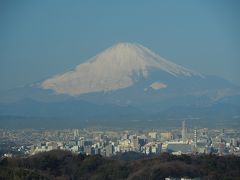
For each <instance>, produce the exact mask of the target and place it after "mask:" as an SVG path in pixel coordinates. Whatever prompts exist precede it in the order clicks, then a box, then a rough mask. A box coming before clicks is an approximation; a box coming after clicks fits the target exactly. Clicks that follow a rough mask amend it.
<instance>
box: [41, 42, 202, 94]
mask: <svg viewBox="0 0 240 180" xmlns="http://www.w3.org/2000/svg"><path fill="white" fill-rule="evenodd" d="M152 69H157V70H160V71H162V72H164V73H167V74H170V75H171V76H185V77H191V76H200V77H202V75H201V74H199V73H196V72H194V71H191V70H189V69H187V68H184V67H182V66H180V65H177V64H174V63H172V62H170V61H167V60H165V59H163V58H161V57H160V56H159V55H157V54H155V53H154V52H152V51H150V50H149V49H147V48H145V47H143V46H142V45H139V44H130V43H119V44H117V45H114V46H113V47H111V48H109V49H107V50H105V51H104V52H102V53H100V54H98V55H97V56H95V57H93V58H91V59H90V60H88V61H87V62H85V63H83V64H80V65H78V66H77V67H76V68H75V69H74V70H72V71H69V72H66V73H64V74H60V75H56V76H54V77H52V78H50V79H47V80H45V81H44V82H43V83H42V84H41V87H42V88H43V89H52V90H54V91H55V92H57V93H59V94H62V93H63V94H68V95H81V94H85V93H91V92H100V91H104V92H108V91H112V90H118V89H122V88H127V87H129V86H131V85H133V84H134V83H136V82H137V81H139V79H141V78H143V79H147V78H148V77H149V75H150V71H151V70H152ZM151 87H152V88H153V89H161V88H166V87H167V85H166V84H164V83H161V82H153V83H152V84H151Z"/></svg>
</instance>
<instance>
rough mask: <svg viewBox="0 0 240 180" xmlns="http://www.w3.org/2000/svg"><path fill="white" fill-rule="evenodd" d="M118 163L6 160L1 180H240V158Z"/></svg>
mask: <svg viewBox="0 0 240 180" xmlns="http://www.w3.org/2000/svg"><path fill="white" fill-rule="evenodd" d="M126 156H127V155H124V156H123V158H124V157H126ZM134 158H135V159H136V155H135V157H134ZM117 159H118V160H113V159H108V158H103V157H101V156H99V155H98V156H86V155H73V154H72V153H71V152H67V151H50V152H46V153H41V154H37V155H35V156H31V157H28V158H12V159H11V158H8V159H7V158H5V159H2V160H1V161H0V179H165V177H188V178H201V179H239V178H240V167H239V164H240V157H235V156H222V157H220V156H215V155H201V156H187V155H182V156H173V155H170V154H165V153H164V154H161V155H160V156H157V157H151V158H148V157H146V156H142V157H141V156H139V158H137V159H138V160H129V158H128V160H121V156H118V158H117Z"/></svg>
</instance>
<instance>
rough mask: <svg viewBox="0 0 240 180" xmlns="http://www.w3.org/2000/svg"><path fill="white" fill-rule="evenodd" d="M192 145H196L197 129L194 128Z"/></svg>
mask: <svg viewBox="0 0 240 180" xmlns="http://www.w3.org/2000/svg"><path fill="white" fill-rule="evenodd" d="M193 145H194V147H197V129H196V128H195V129H194V139H193Z"/></svg>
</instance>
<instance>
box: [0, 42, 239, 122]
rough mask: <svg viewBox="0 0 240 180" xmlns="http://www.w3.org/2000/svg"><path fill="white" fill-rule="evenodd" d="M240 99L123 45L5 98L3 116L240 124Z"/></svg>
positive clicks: (221, 83)
mask: <svg viewBox="0 0 240 180" xmlns="http://www.w3.org/2000/svg"><path fill="white" fill-rule="evenodd" d="M239 97H240V89H239V87H238V86H236V85H233V84H231V83H230V82H228V81H227V80H224V79H222V78H219V77H216V76H209V75H205V74H201V73H199V72H196V71H193V70H190V69H188V68H185V67H183V66H181V65H177V64H175V63H173V62H171V61H168V60H166V59H164V58H162V57H161V56H159V55H158V54H156V53H154V52H152V51H151V50H149V49H148V48H146V47H144V46H142V45H140V44H134V43H118V44H116V45H114V46H112V47H110V48H108V49H106V50H105V51H103V52H101V53H99V54H98V55H96V56H94V57H92V58H90V59H89V60H87V61H85V62H84V63H82V64H79V65H78V66H76V67H75V68H74V69H73V70H70V71H68V72H65V73H61V74H57V75H54V76H52V77H49V78H48V79H46V80H43V81H39V82H37V83H33V84H31V85H26V86H24V87H21V88H16V89H13V90H10V91H8V92H6V93H4V94H2V96H1V97H0V101H1V102H5V103H1V104H0V116H4V117H5V116H24V117H65V118H77V119H81V120H86V119H101V118H102V119H119V118H124V119H127V120H129V119H149V118H150V119H159V118H160V119H167V118H170V119H171V118H173V117H174V118H187V117H188V118H189V117H197V118H205V119H209V117H211V118H215V119H217V118H219V114H221V118H225V119H226V118H236V117H237V118H238V119H239V117H240V108H239V107H240V101H237V100H236V99H240V98H239ZM6 102H7V103H6ZM226 107H227V108H226ZM230 107H231V108H230ZM190 109H191V110H190ZM219 112H220V113H219Z"/></svg>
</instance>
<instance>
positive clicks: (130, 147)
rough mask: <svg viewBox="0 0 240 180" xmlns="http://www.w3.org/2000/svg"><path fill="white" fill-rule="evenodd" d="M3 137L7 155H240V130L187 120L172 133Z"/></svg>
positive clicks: (13, 133) (9, 133) (6, 133)
mask: <svg viewBox="0 0 240 180" xmlns="http://www.w3.org/2000/svg"><path fill="white" fill-rule="evenodd" d="M0 137H1V138H0V142H8V141H9V142H10V141H11V143H13V144H12V146H14V147H11V149H10V151H9V152H5V155H8V156H9V155H11V153H14V151H13V150H14V149H15V150H16V151H17V152H19V151H20V152H22V153H23V154H25V155H34V154H37V153H39V152H45V151H51V150H54V149H62V150H69V151H72V152H73V153H82V154H87V155H96V154H100V155H102V156H106V157H111V156H113V155H116V154H118V153H124V152H130V151H134V152H138V153H144V154H147V155H150V154H159V153H161V152H169V153H172V154H175V155H181V154H192V153H193V154H199V153H200V154H201V153H205V154H209V153H214V154H218V155H227V154H234V155H240V132H239V130H236V129H207V128H198V129H197V128H187V126H186V122H185V121H183V122H182V127H181V128H177V129H172V130H156V129H155V130H153V129H151V130H117V129H116V130H109V129H105V130H103V129H94V128H88V129H65V130H32V129H31V130H4V129H0ZM24 138H25V139H24ZM14 142H15V144H14ZM1 145H2V144H0V148H1ZM11 150H12V151H11Z"/></svg>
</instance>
